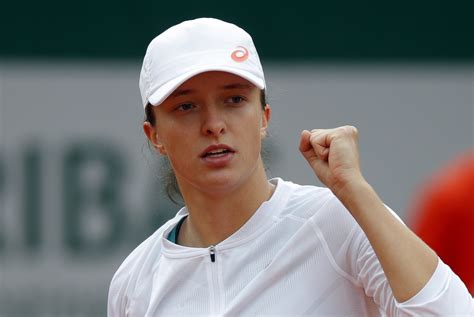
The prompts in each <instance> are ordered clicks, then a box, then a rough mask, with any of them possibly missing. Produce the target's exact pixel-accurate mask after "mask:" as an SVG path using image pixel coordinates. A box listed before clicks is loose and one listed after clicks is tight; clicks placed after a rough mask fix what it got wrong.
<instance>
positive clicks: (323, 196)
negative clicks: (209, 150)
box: [108, 178, 474, 317]
mask: <svg viewBox="0 0 474 317" xmlns="http://www.w3.org/2000/svg"><path fill="white" fill-rule="evenodd" d="M271 181H272V182H273V183H274V184H276V185H277V186H276V189H275V192H274V194H273V195H272V197H271V199H270V200H268V201H266V202H264V203H263V204H262V205H261V206H260V208H259V209H258V210H257V211H256V212H255V214H254V215H253V216H252V217H251V218H250V219H249V220H248V221H247V222H246V223H245V224H244V225H243V226H242V227H241V228H240V229H239V230H238V231H237V232H235V233H234V234H233V235H231V236H230V237H229V238H227V239H226V240H224V241H222V242H221V243H219V244H218V245H216V246H215V247H210V248H190V247H185V246H180V245H176V244H174V243H172V242H170V241H169V240H168V239H167V236H168V234H169V232H170V231H171V230H172V229H173V227H174V226H175V225H176V224H177V223H178V222H179V220H180V219H181V218H182V217H184V216H186V215H187V209H186V208H185V207H184V208H183V209H181V210H180V211H179V212H178V213H177V215H176V216H175V217H174V218H173V219H171V220H169V221H168V222H167V223H166V224H164V225H163V226H162V227H161V228H159V229H158V230H157V231H156V232H155V233H154V234H153V235H152V236H150V237H149V238H148V239H147V240H145V241H144V242H143V243H142V244H141V245H139V246H138V247H137V248H136V249H135V250H134V251H133V252H132V253H131V254H130V255H129V256H128V257H127V259H126V260H125V261H124V262H123V263H122V265H121V266H120V268H119V269H118V271H117V272H116V273H115V275H114V277H113V279H112V282H111V285H110V290H109V299H108V316H110V317H119V316H120V317H121V316H184V315H193V316H195V315H201V316H210V315H214V316H215V315H217V316H261V315H265V316H298V315H313V316H321V315H331V316H349V315H350V316H386V315H388V316H407V315H408V316H420V315H423V316H425V315H431V316H474V300H473V298H472V297H471V295H470V294H469V293H468V291H467V289H466V287H465V286H464V284H463V283H462V281H461V280H460V279H459V278H458V277H457V275H455V274H454V273H453V272H452V271H451V269H450V268H449V267H448V266H447V265H445V264H444V263H443V262H442V261H441V260H439V261H438V266H437V268H436V271H435V272H434V274H433V276H432V277H431V279H430V280H429V281H428V283H427V284H426V285H425V286H424V288H423V289H422V290H421V291H420V292H419V293H418V294H416V295H415V296H414V297H412V298H411V299H409V300H408V301H406V302H403V303H399V302H397V301H396V299H395V298H394V297H393V295H392V291H391V289H390V286H389V284H388V281H387V279H386V277H385V275H384V273H383V270H382V267H381V266H380V263H379V261H378V259H377V257H376V255H375V253H374V250H373V249H372V247H371V245H370V243H369V241H368V240H367V237H366V236H365V234H364V232H363V231H362V229H361V228H360V226H359V225H358V224H357V222H356V221H355V220H354V218H353V217H352V216H351V214H350V213H349V212H348V211H347V209H345V207H344V206H343V205H342V204H341V202H340V201H339V200H338V199H337V198H336V197H335V196H334V195H333V194H332V193H331V192H330V191H329V190H328V189H326V188H320V187H315V186H300V185H296V184H293V183H291V182H286V181H283V180H282V179H279V178H276V179H272V180H271Z"/></svg>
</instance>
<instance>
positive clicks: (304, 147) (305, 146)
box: [299, 130, 316, 162]
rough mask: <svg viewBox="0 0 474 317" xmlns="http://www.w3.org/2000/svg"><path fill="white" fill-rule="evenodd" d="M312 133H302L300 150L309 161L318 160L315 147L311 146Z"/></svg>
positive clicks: (304, 131)
mask: <svg viewBox="0 0 474 317" xmlns="http://www.w3.org/2000/svg"><path fill="white" fill-rule="evenodd" d="M310 138H311V132H309V131H308V130H303V131H302V132H301V138H300V145H299V150H300V152H301V154H303V156H304V158H305V159H306V160H308V161H310V162H311V161H312V160H314V159H315V158H316V153H315V152H314V149H313V146H312V145H311V141H310Z"/></svg>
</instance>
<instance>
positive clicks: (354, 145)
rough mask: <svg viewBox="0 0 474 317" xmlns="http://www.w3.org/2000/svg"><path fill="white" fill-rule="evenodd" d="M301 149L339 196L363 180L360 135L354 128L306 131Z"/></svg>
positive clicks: (320, 176)
mask: <svg viewBox="0 0 474 317" xmlns="http://www.w3.org/2000/svg"><path fill="white" fill-rule="evenodd" d="M299 149H300V151H301V153H302V154H303V156H304V157H305V159H306V160H307V161H308V163H309V165H310V166H311V168H312V169H313V171H314V172H315V174H316V175H317V177H318V178H319V179H320V180H321V182H323V183H324V184H325V185H326V186H327V187H328V188H329V189H331V190H332V191H333V193H334V194H335V195H336V196H338V194H339V193H340V192H341V191H342V190H344V189H345V188H346V187H347V185H349V184H351V183H353V182H358V181H361V180H363V177H362V173H361V171H360V164H359V147H358V131H357V129H356V128H355V127H353V126H343V127H339V128H335V129H314V130H311V132H310V131H308V130H304V131H303V132H302V133H301V140H300V146H299Z"/></svg>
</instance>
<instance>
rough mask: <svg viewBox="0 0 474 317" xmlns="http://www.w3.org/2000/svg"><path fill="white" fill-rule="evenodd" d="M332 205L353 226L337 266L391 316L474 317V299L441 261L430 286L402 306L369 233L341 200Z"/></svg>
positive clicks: (338, 258) (346, 222) (344, 222)
mask: <svg viewBox="0 0 474 317" xmlns="http://www.w3.org/2000/svg"><path fill="white" fill-rule="evenodd" d="M331 205H332V206H331V208H330V209H332V211H333V212H334V213H336V214H338V216H337V218H339V217H349V218H350V220H348V219H345V220H343V221H342V223H343V224H344V226H346V228H347V226H348V225H349V223H351V226H352V229H351V233H350V234H349V235H347V236H346V238H345V239H346V240H345V242H344V243H343V244H342V247H343V248H344V249H345V250H344V251H343V252H340V251H342V250H339V252H337V253H336V254H335V260H336V262H338V263H339V265H340V266H341V268H342V269H343V270H345V271H346V272H347V273H348V274H349V275H350V276H352V277H353V278H354V280H355V281H356V284H358V285H359V286H361V287H363V288H364V291H365V293H366V295H367V296H369V297H372V298H373V300H374V302H375V303H376V304H377V305H378V306H379V307H380V309H381V310H382V311H383V312H385V313H386V314H387V315H388V316H420V315H421V316H426V315H428V316H471V317H472V316H474V299H473V298H472V296H471V295H470V294H469V292H468V290H467V288H466V286H465V285H464V283H463V282H462V281H461V280H460V279H459V277H458V276H456V275H455V274H454V273H453V271H452V270H451V269H450V268H449V267H448V266H447V265H446V264H444V263H443V262H442V261H441V260H440V259H439V260H438V266H437V268H436V270H435V272H434V273H433V275H432V277H431V278H430V280H429V281H428V282H427V284H426V285H425V286H424V287H423V288H422V289H421V290H420V291H419V292H418V293H417V294H416V295H415V296H413V297H412V298H410V299H409V300H407V301H405V302H403V303H398V302H397V300H396V299H395V297H394V296H393V293H392V290H391V288H390V285H389V283H388V280H387V278H386V276H385V274H384V272H383V269H382V266H381V265H380V262H379V260H378V258H377V255H376V254H375V251H374V250H373V248H372V246H371V245H370V242H369V240H368V239H367V236H366V235H365V233H364V232H363V231H362V229H361V228H360V226H359V225H358V224H357V222H356V221H355V220H354V218H352V216H351V215H350V213H349V211H347V209H346V208H345V207H344V206H343V205H342V203H340V202H339V200H337V199H336V198H335V199H334V201H333V202H331ZM387 208H388V207H387ZM388 209H389V210H390V211H391V212H392V214H394V216H395V217H396V218H398V219H399V220H400V218H399V217H398V216H397V215H396V214H395V213H394V212H393V211H392V210H391V209H390V208H388ZM334 213H333V217H334ZM333 219H334V218H333ZM400 221H401V220H400ZM346 232H347V231H346Z"/></svg>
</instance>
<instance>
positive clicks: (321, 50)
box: [0, 0, 474, 62]
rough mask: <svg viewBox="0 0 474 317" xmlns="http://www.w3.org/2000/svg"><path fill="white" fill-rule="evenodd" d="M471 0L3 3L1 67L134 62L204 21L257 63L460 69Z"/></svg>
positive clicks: (467, 47) (468, 40)
mask: <svg viewBox="0 0 474 317" xmlns="http://www.w3.org/2000/svg"><path fill="white" fill-rule="evenodd" d="M473 12H474V6H473V1H469V0H461V1H453V2H448V1H401V2H400V1H383V2H382V1H377V2H375V1H370V2H365V1H364V2H360V1H352V2H349V1H311V2H310V1H308V2H304V3H301V2H295V1H291V2H290V1H285V2H281V3H280V2H279V1H271V2H267V1H263V2H260V1H255V2H254V1H252V2H250V1H248V2H245V1H243V2H240V1H239V2H237V1H234V2H232V3H231V2H228V3H222V2H221V1H208V2H203V1H189V2H188V1H184V2H183V1H157V0H154V1H151V0H145V1H126V2H125V1H112V0H104V1H91V0H86V1H74V2H70V1H59V0H53V1H46V2H45V1H30V2H29V3H25V2H23V1H7V2H5V3H3V5H2V10H1V13H0V29H1V30H2V31H1V33H2V35H1V38H2V41H1V43H0V57H1V58H4V59H5V58H41V59H48V58H58V57H59V58H81V59H82V58H84V59H89V58H97V59H110V58H114V59H139V58H140V59H141V58H142V55H143V52H144V50H145V48H146V46H147V44H148V43H149V41H150V40H151V39H152V38H153V37H154V36H156V35H157V34H159V33H160V32H162V31H163V30H165V29H166V28H168V27H170V26H172V25H174V24H176V23H178V22H180V21H183V20H186V19H191V18H196V17H202V16H210V17H216V18H220V19H224V20H227V21H229V22H234V23H236V24H238V25H240V26H241V27H243V28H244V29H246V30H247V31H248V32H249V33H250V34H252V36H253V38H254V40H255V42H256V46H257V48H258V49H259V52H260V55H261V57H262V59H263V60H268V59H286V58H288V59H292V60H295V59H304V60H323V61H325V60H328V61H365V60H369V61H371V62H373V61H377V60H379V61H382V62H384V61H393V60H396V61H415V62H416V61H423V62H427V61H434V62H436V61H445V60H449V61H452V60H459V61H467V60H472V58H473V51H474V50H473V41H472V39H473Z"/></svg>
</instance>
